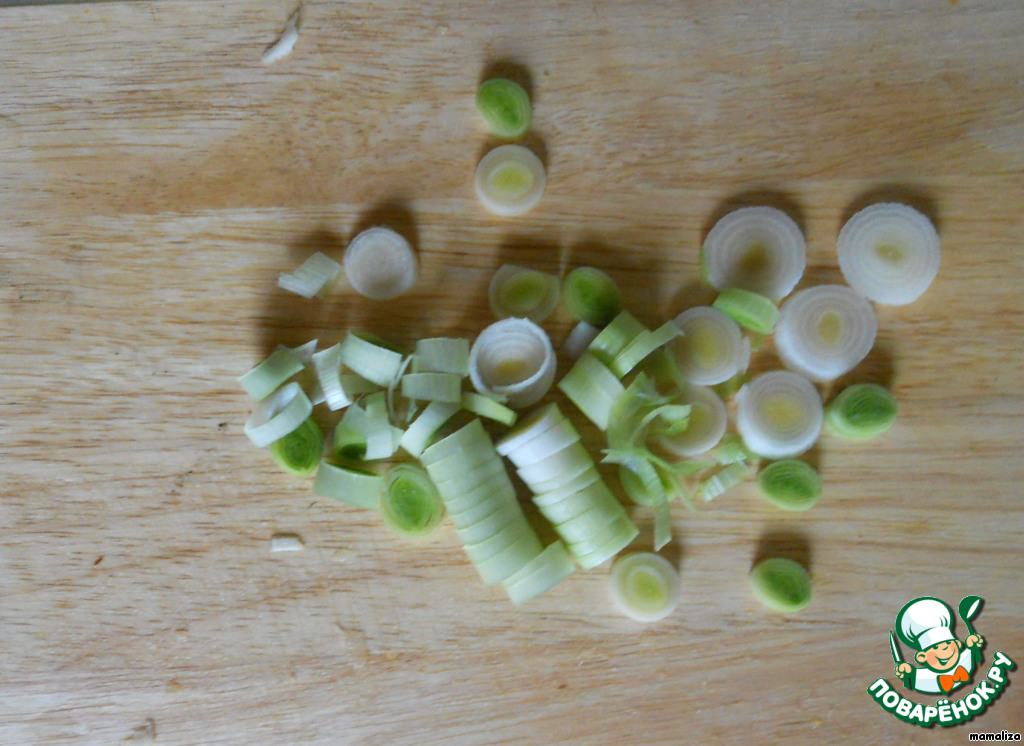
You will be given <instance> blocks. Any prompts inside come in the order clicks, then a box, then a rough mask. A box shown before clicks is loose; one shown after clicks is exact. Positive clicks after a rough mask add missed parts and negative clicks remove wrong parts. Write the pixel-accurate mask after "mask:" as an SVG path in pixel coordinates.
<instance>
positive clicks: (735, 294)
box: [711, 288, 779, 334]
mask: <svg viewBox="0 0 1024 746" xmlns="http://www.w3.org/2000/svg"><path fill="white" fill-rule="evenodd" d="M711 307H712V308H717V309H718V310H719V311H721V312H722V313H725V314H728V315H729V316H730V317H732V319H733V321H735V322H736V323H737V324H739V325H740V326H742V327H744V328H746V329H750V330H751V331H753V332H756V333H757V334H771V333H772V329H774V328H775V322H776V321H778V320H779V309H778V308H776V307H775V304H774V303H772V300H771V298H767V297H765V296H763V295H761V294H760V293H755V292H753V291H751V290H743V289H742V288H726V289H725V290H723V291H722V292H721V294H719V296H718V297H717V298H715V302H714V303H712V304H711Z"/></svg>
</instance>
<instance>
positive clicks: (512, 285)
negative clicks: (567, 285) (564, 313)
mask: <svg viewBox="0 0 1024 746" xmlns="http://www.w3.org/2000/svg"><path fill="white" fill-rule="evenodd" d="M559 295H560V291H559V282H558V278H557V277H555V276H554V275H552V274H549V273H547V272H539V271H537V270H535V269H527V268H526V267H520V266H519V265H517V264H503V265H501V266H500V267H499V268H498V271H497V272H495V273H494V276H493V277H491V286H490V290H489V293H488V298H489V300H490V304H491V311H492V312H493V313H494V315H495V316H497V317H498V318H499V319H507V318H508V317H510V316H513V317H516V318H526V319H530V321H536V322H538V323H540V322H541V321H544V319H546V318H547V317H548V316H550V315H551V314H552V313H554V310H555V308H557V307H558V299H559Z"/></svg>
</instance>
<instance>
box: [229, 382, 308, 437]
mask: <svg viewBox="0 0 1024 746" xmlns="http://www.w3.org/2000/svg"><path fill="white" fill-rule="evenodd" d="M312 411H313V405H312V404H311V403H310V401H309V399H308V398H307V397H306V394H305V393H304V392H303V391H302V387H301V386H299V384H297V383H295V382H292V383H286V384H285V385H284V386H282V387H281V388H279V389H278V390H277V391H275V392H274V393H273V394H271V395H270V396H268V397H267V398H265V399H264V400H263V401H261V402H260V404H259V406H258V407H256V410H255V411H254V412H253V413H252V416H251V417H250V418H249V421H248V422H246V423H245V434H246V436H248V438H249V440H250V441H252V444H253V445H254V446H256V447H257V448H265V447H266V446H269V445H270V444H271V443H273V442H274V441H275V440H279V439H281V438H283V437H284V436H286V435H288V433H290V432H293V431H294V430H296V429H298V428H299V427H301V426H302V423H304V422H305V421H306V419H307V418H308V417H309V415H310V413H312Z"/></svg>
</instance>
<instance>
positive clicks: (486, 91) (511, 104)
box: [476, 78, 531, 140]
mask: <svg viewBox="0 0 1024 746" xmlns="http://www.w3.org/2000/svg"><path fill="white" fill-rule="evenodd" d="M476 110H477V111H478V112H480V116H481V117H483V120H484V122H485V123H486V124H487V129H488V130H490V132H491V134H494V135H497V136H498V137H502V138H504V139H506V140H517V139H519V138H520V137H522V136H523V135H525V134H526V131H527V130H528V129H530V115H531V109H530V97H529V96H528V95H527V93H526V91H525V90H524V89H523V87H522V86H521V85H519V84H518V83H516V82H514V81H511V80H509V79H508V78H491V79H490V80H487V81H485V82H484V83H482V84H481V85H480V87H479V88H477V91H476Z"/></svg>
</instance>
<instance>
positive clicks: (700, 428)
mask: <svg viewBox="0 0 1024 746" xmlns="http://www.w3.org/2000/svg"><path fill="white" fill-rule="evenodd" d="M683 399H684V402H685V403H686V404H689V405H690V423H689V425H688V426H687V428H686V429H685V430H683V431H682V432H681V433H676V434H673V435H661V436H659V437H658V441H657V442H658V445H660V446H661V447H662V448H664V449H665V450H667V451H669V452H671V453H673V454H675V455H676V456H681V457H683V458H689V457H690V456H696V455H697V454H700V453H705V452H707V451H710V450H711V449H712V448H714V447H715V446H716V445H718V441H720V440H721V439H722V436H724V435H725V426H726V410H725V403H724V402H723V401H722V399H721V398H720V397H719V396H718V394H716V393H715V392H714V391H712V390H711V389H709V388H707V387H705V386H689V387H688V388H687V390H686V393H685V395H684V397H683Z"/></svg>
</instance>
